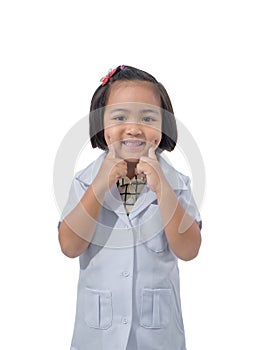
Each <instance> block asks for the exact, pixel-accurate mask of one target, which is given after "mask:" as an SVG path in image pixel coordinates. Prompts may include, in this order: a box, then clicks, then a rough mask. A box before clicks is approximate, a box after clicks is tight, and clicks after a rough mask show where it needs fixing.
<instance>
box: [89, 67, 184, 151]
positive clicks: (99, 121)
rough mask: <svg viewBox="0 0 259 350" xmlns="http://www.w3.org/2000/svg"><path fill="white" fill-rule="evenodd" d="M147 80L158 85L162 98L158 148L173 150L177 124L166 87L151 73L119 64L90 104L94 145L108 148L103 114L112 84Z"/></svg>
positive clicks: (91, 132)
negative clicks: (160, 136) (160, 135)
mask: <svg viewBox="0 0 259 350" xmlns="http://www.w3.org/2000/svg"><path fill="white" fill-rule="evenodd" d="M123 80H125V81H129V80H133V81H134V80H135V81H147V82H150V83H152V84H154V86H155V87H156V89H157V91H158V93H159V95H160V99H161V109H162V138H161V141H160V144H159V145H158V148H159V150H160V151H163V150H166V151H169V152H170V151H172V150H173V149H174V148H175V145H176V143H177V136H178V134H177V126H176V120H175V116H174V111H173V107H172V103H171V100H170V97H169V95H168V93H167V91H166V89H165V88H164V86H163V85H162V84H161V83H159V82H158V81H157V80H156V79H155V78H154V77H153V76H152V75H151V74H149V73H147V72H145V71H143V70H140V69H137V68H134V67H131V66H119V67H117V68H116V69H115V70H114V71H113V72H112V73H111V75H110V77H109V76H106V81H103V84H102V85H100V86H99V87H98V88H97V89H96V91H95V93H94V94H93V97H92V100H91V105H90V115H89V123H90V139H91V144H92V147H93V148H95V147H99V148H101V149H103V150H106V149H107V143H106V141H105V138H104V125H103V115H104V110H105V108H104V107H105V106H106V102H107V99H108V95H109V92H110V90H111V87H112V84H113V83H114V82H115V81H123Z"/></svg>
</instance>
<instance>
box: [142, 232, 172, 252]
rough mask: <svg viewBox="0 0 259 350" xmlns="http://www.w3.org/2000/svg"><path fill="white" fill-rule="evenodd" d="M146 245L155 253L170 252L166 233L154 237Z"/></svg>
mask: <svg viewBox="0 0 259 350" xmlns="http://www.w3.org/2000/svg"><path fill="white" fill-rule="evenodd" d="M145 245H146V246H147V247H148V248H149V249H150V250H152V251H153V252H155V253H163V252H165V251H168V242H167V239H166V235H165V233H164V232H163V231H162V232H160V233H158V234H157V235H156V236H154V237H153V238H152V239H150V240H149V241H147V242H145Z"/></svg>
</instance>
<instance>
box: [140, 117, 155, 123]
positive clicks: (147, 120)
mask: <svg viewBox="0 0 259 350" xmlns="http://www.w3.org/2000/svg"><path fill="white" fill-rule="evenodd" d="M142 120H143V122H144V123H152V122H154V121H155V119H154V118H152V117H148V116H146V117H143V118H142Z"/></svg>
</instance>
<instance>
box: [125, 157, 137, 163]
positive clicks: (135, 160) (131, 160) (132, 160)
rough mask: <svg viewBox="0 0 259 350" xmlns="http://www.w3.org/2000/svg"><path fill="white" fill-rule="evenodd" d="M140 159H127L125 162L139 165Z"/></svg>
mask: <svg viewBox="0 0 259 350" xmlns="http://www.w3.org/2000/svg"><path fill="white" fill-rule="evenodd" d="M139 158H140V157H138V158H133V157H125V158H124V160H125V161H126V162H128V163H138V162H139Z"/></svg>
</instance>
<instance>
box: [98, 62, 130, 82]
mask: <svg viewBox="0 0 259 350" xmlns="http://www.w3.org/2000/svg"><path fill="white" fill-rule="evenodd" d="M124 68H125V66H124V65H122V66H118V67H117V68H114V69H110V70H109V72H108V74H107V75H106V76H105V77H103V78H102V79H101V80H100V81H101V82H102V86H104V85H106V84H107V83H108V82H109V80H110V78H111V77H112V76H113V75H114V74H115V73H117V72H119V71H120V70H123V69H124Z"/></svg>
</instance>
